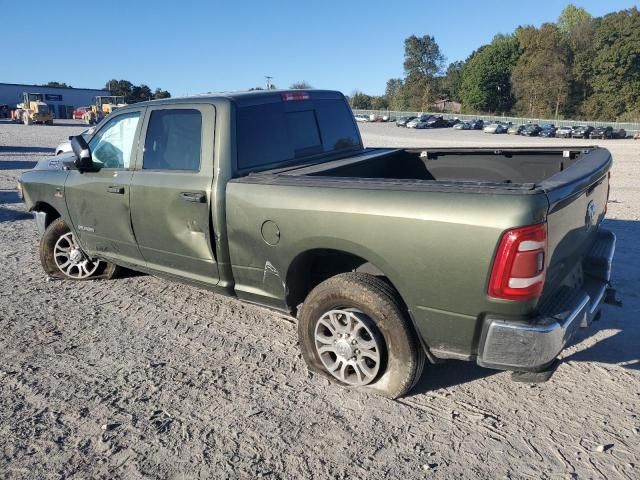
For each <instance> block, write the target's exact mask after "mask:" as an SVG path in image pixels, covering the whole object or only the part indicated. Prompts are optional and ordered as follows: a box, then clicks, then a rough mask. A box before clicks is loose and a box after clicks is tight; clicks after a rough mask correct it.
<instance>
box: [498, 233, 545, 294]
mask: <svg viewBox="0 0 640 480" xmlns="http://www.w3.org/2000/svg"><path fill="white" fill-rule="evenodd" d="M546 256H547V224H546V223H540V224H538V225H529V226H526V227H520V228H514V229H513V230H508V231H507V232H505V233H504V234H503V235H502V238H501V239H500V245H499V246H498V251H497V253H496V257H495V259H494V261H493V267H492V269H491V277H490V279H489V289H488V292H487V293H488V294H489V296H490V297H493V298H500V299H504V300H530V299H532V298H536V297H539V296H540V294H541V293H542V288H543V287H544V278H545V273H546V272H545V261H546Z"/></svg>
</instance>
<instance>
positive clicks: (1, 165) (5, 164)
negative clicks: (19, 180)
mask: <svg viewBox="0 0 640 480" xmlns="http://www.w3.org/2000/svg"><path fill="white" fill-rule="evenodd" d="M37 163H38V162H33V161H30V160H7V161H2V160H0V170H29V169H31V168H33V167H35V166H36V164H37Z"/></svg>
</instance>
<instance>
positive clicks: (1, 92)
mask: <svg viewBox="0 0 640 480" xmlns="http://www.w3.org/2000/svg"><path fill="white" fill-rule="evenodd" d="M22 92H29V93H41V94H42V95H43V96H44V101H45V103H47V104H48V105H49V106H50V107H51V109H52V110H53V111H54V112H55V114H56V118H71V113H72V112H73V110H74V109H75V108H78V107H86V106H89V105H92V104H94V103H95V101H96V96H105V95H111V94H110V93H109V90H99V89H94V88H59V87H40V86H38V85H22V84H19V83H0V105H5V104H6V105H9V108H12V109H13V108H15V107H16V104H18V103H20V102H22Z"/></svg>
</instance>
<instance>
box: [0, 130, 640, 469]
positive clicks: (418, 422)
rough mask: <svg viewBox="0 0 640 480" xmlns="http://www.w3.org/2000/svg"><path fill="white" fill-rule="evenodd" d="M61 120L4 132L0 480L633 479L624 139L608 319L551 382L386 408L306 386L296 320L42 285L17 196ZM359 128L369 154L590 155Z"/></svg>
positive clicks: (186, 292) (629, 173)
mask: <svg viewBox="0 0 640 480" xmlns="http://www.w3.org/2000/svg"><path fill="white" fill-rule="evenodd" d="M0 122H2V121H0ZM58 123H62V125H58V126H55V127H42V126H30V127H25V126H22V125H13V124H9V123H7V122H2V123H0V258H1V259H2V269H1V270H0V329H1V330H2V336H1V337H0V478H24V479H33V478H38V479H40V478H52V479H57V478H127V479H136V478H163V479H164V478H166V479H179V478H196V477H198V478H256V477H265V478H283V479H287V478H376V479H377V478H399V477H401V478H403V479H414V478H442V479H451V478H481V479H485V478H486V479H495V478H533V479H539V478H588V479H591V478H606V479H613V478H626V479H637V478H640V412H639V408H638V407H639V405H640V361H639V357H640V353H639V352H640V348H639V346H640V325H638V323H637V319H638V316H639V315H638V314H639V312H640V299H639V298H640V297H639V295H640V294H639V293H638V291H639V288H638V287H639V286H640V260H639V258H640V244H639V242H638V239H640V202H639V200H640V187H639V186H638V180H637V179H638V172H639V171H640V169H639V167H638V162H640V155H639V153H640V142H637V141H636V142H634V141H632V140H619V141H601V142H600V143H602V144H606V146H607V147H609V148H610V150H611V152H612V153H613V155H614V157H615V165H614V168H613V177H612V192H611V203H610V205H609V214H608V217H609V220H607V222H606V223H607V227H608V228H611V229H613V231H615V233H616V234H617V236H618V250H617V256H616V262H615V266H614V276H613V280H614V282H615V284H616V285H617V287H618V289H619V293H620V296H621V297H622V300H623V302H624V306H623V307H622V308H615V307H610V306H605V307H604V311H603V317H602V320H600V321H599V322H597V323H595V324H594V325H593V326H592V327H591V328H590V329H589V330H583V331H581V332H580V333H579V335H578V337H577V339H576V340H575V342H574V343H573V344H572V345H571V346H570V347H569V348H568V349H566V350H565V351H564V352H563V354H562V359H563V362H562V364H561V365H560V367H559V369H558V371H557V373H556V374H555V376H554V377H553V378H552V380H551V381H550V382H548V383H545V384H539V385H527V384H520V383H513V382H511V380H510V376H509V374H508V373H505V372H494V371H491V370H485V369H481V368H479V367H477V366H475V365H474V364H471V363H464V362H449V363H445V364H442V365H436V366H430V367H428V368H427V369H426V370H425V374H424V376H423V378H422V379H421V381H420V383H419V384H418V386H417V388H416V389H415V391H414V392H413V393H412V394H411V395H410V396H408V397H407V398H405V399H403V400H400V401H390V400H386V399H384V398H379V397H375V396H371V395H367V394H361V393H357V392H354V391H350V390H346V389H343V388H340V387H337V386H335V385H332V384H330V383H328V382H327V381H326V380H325V379H324V378H319V377H318V376H313V375H311V374H309V373H308V372H307V369H306V367H305V365H304V362H303V360H302V358H301V356H300V354H299V352H298V347H297V336H296V328H295V325H294V324H293V323H291V322H290V321H288V320H286V319H284V318H282V317H279V316H277V315H275V314H273V313H270V312H267V311H265V310H263V309H261V308H258V307H254V306H250V305H245V304H241V303H240V302H238V301H236V300H233V299H228V298H223V297H221V296H217V295H213V294H211V293H209V292H207V291H202V290H198V289H195V288H191V287H187V286H183V285H180V284H176V283H170V282H167V281H164V280H160V279H156V278H153V277H150V276H142V275H140V276H129V277H128V278H122V279H118V280H113V281H96V282H80V283H73V282H66V281H51V282H49V281H47V279H46V278H45V275H44V274H43V272H42V270H41V268H40V265H39V262H38V257H37V244H38V237H37V234H36V231H35V225H34V222H33V220H32V219H31V217H30V215H28V214H27V213H25V211H24V206H23V205H22V203H21V202H20V201H19V199H18V197H17V194H16V191H15V185H16V179H17V177H18V176H19V175H20V172H22V171H23V170H25V169H28V168H31V167H32V166H33V164H34V162H35V161H36V160H39V159H41V158H46V157H48V156H50V155H52V151H53V147H55V145H56V144H57V143H58V142H59V141H60V140H61V139H63V138H65V137H66V136H67V135H70V134H76V133H78V132H79V131H80V130H81V129H82V128H83V127H82V126H80V125H78V124H77V123H74V122H70V121H69V122H63V121H60V122H58ZM360 128H361V130H362V134H363V137H364V140H365V143H366V144H367V145H369V146H403V145H404V146H426V147H428V146H473V145H476V146H478V145H524V144H535V145H545V144H549V145H551V144H565V145H566V144H567V143H571V144H588V143H591V142H589V141H577V140H571V141H567V140H555V139H537V138H533V139H526V138H523V137H507V136H505V135H499V136H495V135H486V134H483V133H482V132H465V131H453V130H436V131H409V130H406V129H400V128H396V127H395V126H393V125H389V124H365V125H361V127H360Z"/></svg>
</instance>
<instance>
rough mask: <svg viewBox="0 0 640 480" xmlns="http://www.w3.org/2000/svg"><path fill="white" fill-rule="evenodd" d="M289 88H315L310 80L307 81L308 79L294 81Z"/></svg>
mask: <svg viewBox="0 0 640 480" xmlns="http://www.w3.org/2000/svg"><path fill="white" fill-rule="evenodd" d="M289 88H290V89H291V90H309V89H310V88H313V87H312V86H311V84H310V83H309V82H307V81H306V80H302V81H301V82H293V83H292V84H291V85H290V86H289Z"/></svg>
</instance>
